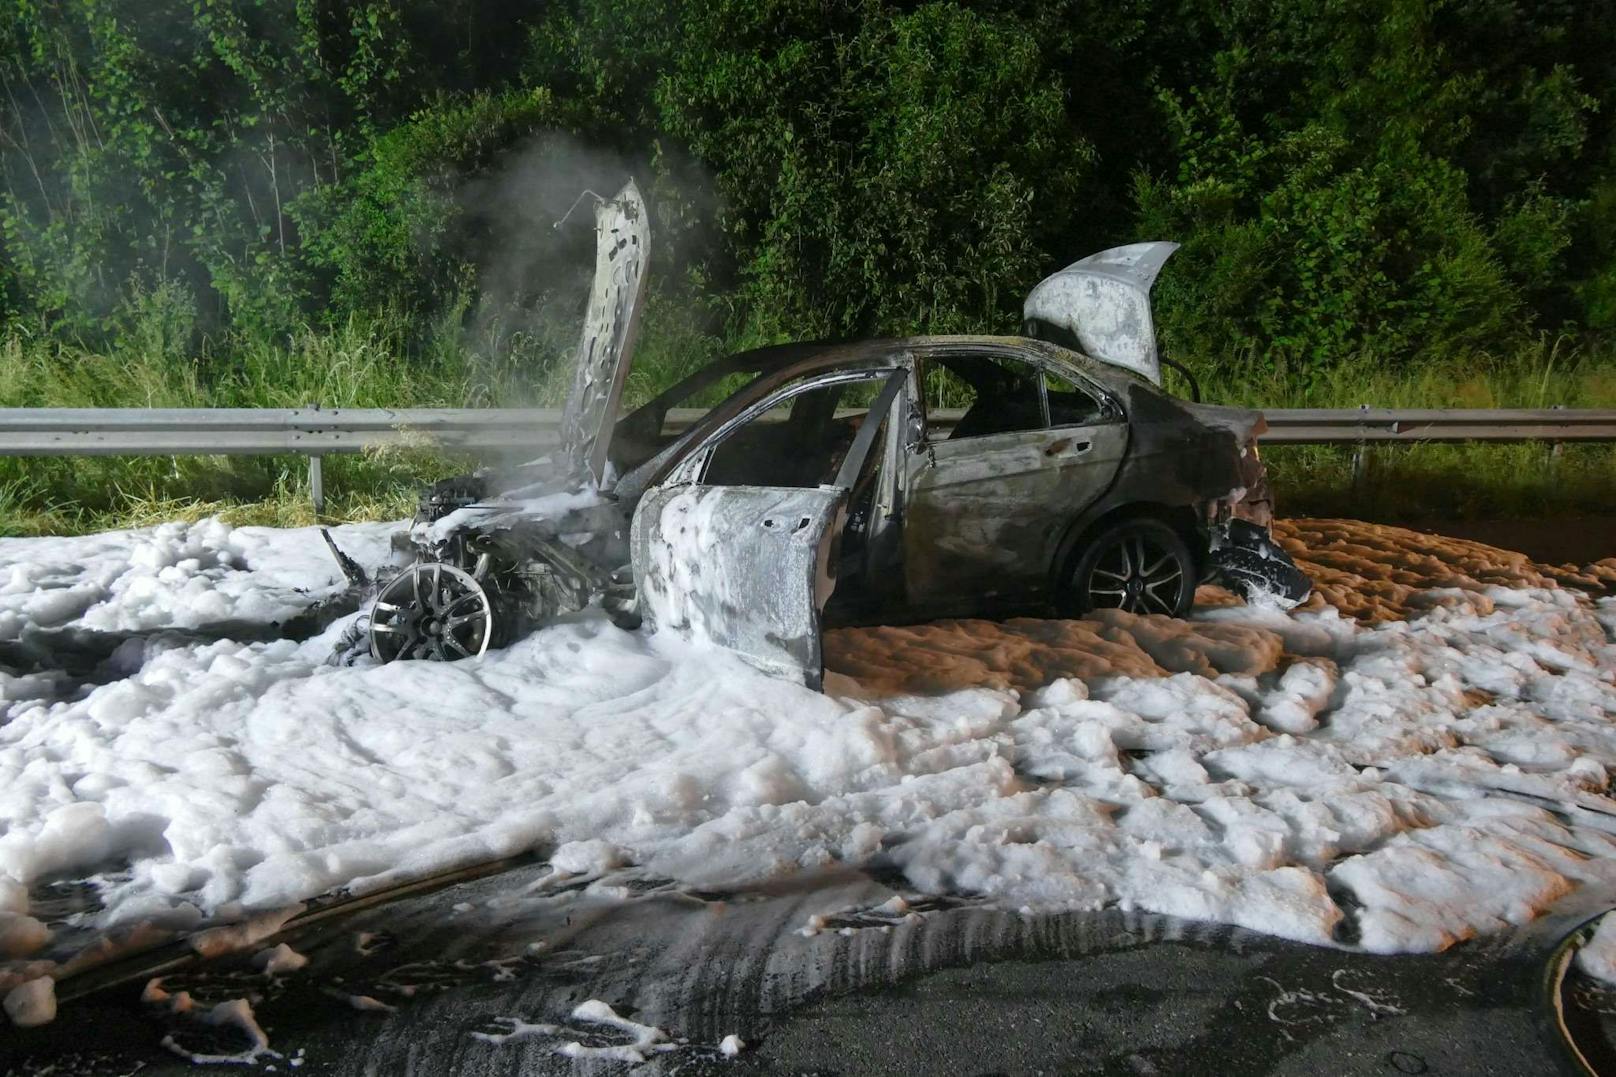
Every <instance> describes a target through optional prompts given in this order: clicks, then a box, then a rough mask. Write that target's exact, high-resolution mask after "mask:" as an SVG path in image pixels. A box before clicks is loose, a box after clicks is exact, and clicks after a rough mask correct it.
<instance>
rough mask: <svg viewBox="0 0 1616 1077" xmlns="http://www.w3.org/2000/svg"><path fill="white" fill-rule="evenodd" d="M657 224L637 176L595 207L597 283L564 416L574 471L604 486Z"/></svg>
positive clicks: (565, 446) (564, 436)
mask: <svg viewBox="0 0 1616 1077" xmlns="http://www.w3.org/2000/svg"><path fill="white" fill-rule="evenodd" d="M650 253H651V226H650V220H649V218H648V216H647V214H646V212H645V201H644V199H642V198H641V197H640V189H639V188H638V187H637V186H635V184H634V181H633V180H632V179H631V180H629V181H628V183H626V184H624V185H623V189H622V190H620V191H618V192H617V194H616V195H615V196H613V197H612V198H609V199H602V200H601V201H600V202H599V203H598V204H597V205H596V206H595V282H594V285H593V287H592V288H591V290H590V293H589V310H588V312H587V313H586V314H585V316H584V330H583V335H582V337H581V338H580V339H579V341H578V351H577V353H576V355H575V357H574V360H573V368H574V372H573V382H572V391H571V392H570V393H569V394H568V395H567V405H566V409H565V411H563V413H562V416H561V439H562V447H563V451H564V453H565V455H566V458H567V461H568V463H569V465H570V470H571V471H572V472H573V473H575V474H578V475H588V476H589V477H590V478H592V479H593V480H594V482H595V483H596V485H603V484H604V483H605V480H606V454H607V450H608V449H609V448H610V447H611V437H612V427H613V425H614V424H615V423H616V422H617V407H618V400H619V399H620V398H621V396H622V394H623V383H624V381H625V380H626V379H627V378H628V369H629V362H630V360H631V358H632V355H633V352H634V342H635V338H636V337H637V336H638V335H639V328H640V308H641V307H642V306H643V305H644V299H645V276H646V272H645V271H646V264H647V262H648V260H649V258H650Z"/></svg>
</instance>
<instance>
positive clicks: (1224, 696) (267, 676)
mask: <svg viewBox="0 0 1616 1077" xmlns="http://www.w3.org/2000/svg"><path fill="white" fill-rule="evenodd" d="M390 529H391V525H367V526H355V527H347V528H342V529H339V530H338V533H337V537H338V540H339V541H340V542H341V543H342V544H343V545H344V546H345V547H346V548H348V549H350V550H352V551H353V552H354V553H355V554H356V555H358V556H359V558H360V559H361V560H362V561H368V562H371V563H375V562H378V561H380V560H381V558H382V556H383V554H384V551H385V544H386V534H387V532H388V531H389V530H390ZM339 584H340V580H339V576H338V573H337V570H336V567H335V565H334V564H332V563H331V562H330V560H329V558H328V556H327V555H326V552H325V549H324V546H323V544H322V543H321V542H320V540H319V537H318V535H317V534H316V533H314V532H313V531H312V530H307V529H305V530H295V531H273V530H268V529H261V528H239V529H232V528H230V527H227V526H225V525H223V524H220V523H218V522H216V521H210V522H204V523H200V524H194V525H186V524H168V525H164V526H162V527H158V528H155V529H148V530H144V531H139V532H120V533H109V534H103V535H97V536H92V537H87V538H79V539H13V540H5V541H0V640H13V641H15V640H19V639H22V640H24V641H25V642H32V643H34V644H36V645H43V646H47V647H48V646H54V645H55V644H54V643H52V642H51V641H54V640H59V639H60V638H62V633H63V632H65V631H69V630H74V629H86V630H94V631H97V632H103V633H119V634H125V635H127V637H128V638H127V640H126V641H125V642H123V643H122V644H121V645H120V646H118V648H117V649H116V650H115V651H114V652H113V654H112V657H111V658H110V659H107V660H105V661H104V662H102V663H101V664H100V666H99V667H98V668H97V669H96V670H94V671H93V673H92V674H91V675H84V672H83V671H79V674H78V675H75V676H69V675H68V674H67V673H66V672H64V671H62V670H57V669H39V668H32V667H28V666H23V667H20V668H10V669H6V668H4V667H0V716H3V719H0V957H10V958H12V959H14V961H20V960H21V959H24V958H27V957H28V956H29V955H31V954H36V953H38V952H39V951H40V950H41V949H42V948H43V947H45V946H46V945H48V937H49V933H48V931H45V930H44V929H43V928H42V926H41V925H40V924H39V923H38V922H37V921H36V920H35V919H33V918H32V917H30V916H29V915H28V899H27V889H26V888H27V886H28V885H29V884H33V883H37V882H39V881H41V880H44V879H48V878H51V877H57V876H62V875H73V874H83V873H87V872H92V871H106V870H107V869H115V870H111V871H108V873H107V875H106V879H107V881H106V883H105V885H106V887H107V891H106V893H105V895H104V897H105V901H106V909H105V911H104V912H103V913H102V914H100V915H101V918H102V923H103V924H104V925H105V926H108V927H111V926H115V925H128V924H131V923H134V922H143V921H154V922H156V923H158V924H162V925H165V926H169V927H185V926H187V925H190V924H195V923H198V922H201V921H202V920H204V919H229V918H232V917H239V916H241V915H244V914H245V913H246V912H249V911H252V910H256V909H268V908H275V907H279V906H284V905H286V904H287V903H289V902H294V901H297V900H299V899H303V898H307V897H310V896H313V895H317V894H320V893H322V892H324V891H328V890H330V889H332V888H333V887H337V886H343V885H347V886H352V887H355V888H356V889H365V888H370V887H375V886H379V885H382V884H384V883H386V882H390V881H395V880H398V879H400V878H403V877H409V876H415V875H420V874H423V873H426V872H430V871H433V870H434V869H439V868H443V867H446V866H449V865H453V864H457V863H464V862H470V861H476V860H480V859H485V858H490V857H498V856H503V855H507V854H511V853H515V852H518V851H521V850H526V849H530V848H535V847H541V848H544V847H553V848H554V849H555V853H554V860H555V863H556V864H557V866H558V868H559V869H564V870H569V871H576V872H593V871H605V870H612V869H618V868H622V867H628V866H632V867H633V868H634V869H636V870H639V871H643V872H647V873H652V874H655V875H658V876H662V877H670V878H673V879H676V880H680V881H683V882H686V883H689V884H693V885H697V884H699V885H701V886H704V887H717V886H725V885H738V884H745V883H747V882H750V881H753V880H757V879H761V878H766V877H769V876H778V875H781V874H785V873H791V872H799V871H804V870H809V869H813V868H816V867H819V866H821V865H826V864H832V863H849V864H857V863H861V862H865V861H867V860H869V859H870V858H873V857H881V858H883V859H884V860H885V861H886V862H888V863H890V864H894V865H896V866H897V867H898V868H899V869H900V870H901V871H903V872H904V873H905V874H906V875H907V877H908V879H909V881H910V883H911V884H912V885H913V887H914V888H915V889H917V890H920V891H934V892H942V891H949V892H966V893H970V894H974V895H982V896H985V897H987V898H989V899H991V900H994V901H997V902H1000V903H1003V904H1005V905H1007V906H1009V907H1012V908H1013V907H1020V906H1031V907H1035V908H1040V909H1048V908H1093V907H1097V906H1101V905H1106V904H1117V905H1121V906H1124V907H1129V908H1136V909H1145V910H1153V911H1158V912H1162V913H1169V914H1174V915H1179V916H1186V917H1195V918H1201V919H1210V920H1219V921H1224V922H1228V923H1232V924H1239V925H1244V926H1246V927H1249V928H1253V929H1256V930H1259V931H1265V932H1271V933H1273V934H1277V935H1283V936H1286V937H1288V938H1293V939H1300V940H1305V941H1309V942H1317V943H1329V942H1330V941H1331V940H1332V937H1334V936H1336V935H1338V934H1339V932H1338V931H1337V928H1338V925H1339V924H1341V922H1342V920H1343V917H1344V916H1349V917H1350V918H1351V923H1350V924H1349V928H1350V931H1349V932H1348V937H1356V938H1358V939H1359V940H1360V942H1359V944H1360V945H1362V946H1364V947H1366V948H1368V949H1371V950H1376V951H1399V950H1434V949H1438V948H1441V947H1444V946H1447V945H1449V944H1451V943H1453V942H1454V941H1456V940H1459V939H1463V938H1465V937H1468V936H1470V935H1473V934H1475V933H1477V932H1485V931H1491V930H1495V929H1498V928H1501V927H1503V926H1505V925H1508V924H1517V923H1521V922H1524V921H1526V920H1528V919H1530V918H1531V917H1532V916H1533V915H1535V913H1537V912H1538V911H1540V910H1541V909H1543V908H1544V907H1545V906H1546V905H1547V904H1549V903H1550V902H1552V901H1554V900H1555V899H1556V898H1557V897H1559V896H1560V895H1562V894H1564V893H1565V892H1566V891H1568V890H1569V889H1571V888H1573V887H1576V886H1579V885H1589V884H1592V885H1599V886H1608V885H1610V884H1612V883H1613V882H1616V837H1612V833H1616V802H1612V801H1611V800H1610V799H1609V798H1608V797H1607V796H1606V794H1605V790H1606V782H1607V770H1608V769H1609V768H1611V767H1616V726H1613V725H1612V718H1613V716H1616V646H1613V645H1612V642H1611V641H1612V635H1613V632H1616V603H1612V602H1610V601H1608V600H1607V601H1605V602H1604V603H1602V604H1593V603H1590V602H1588V601H1587V600H1586V599H1582V598H1579V597H1578V596H1576V595H1574V594H1573V593H1571V592H1566V591H1546V590H1504V589H1494V590H1492V591H1490V592H1487V593H1485V594H1467V593H1463V592H1453V593H1452V594H1451V595H1448V596H1443V600H1442V601H1438V602H1433V603H1432V604H1431V608H1430V609H1429V611H1428V612H1426V613H1424V614H1423V615H1422V616H1420V617H1418V618H1417V619H1415V620H1413V621H1409V622H1406V623H1394V624H1390V625H1385V626H1381V627H1378V628H1373V629H1370V628H1362V627H1359V626H1357V625H1356V624H1354V623H1352V622H1349V621H1345V620H1342V619H1341V618H1339V617H1337V616H1336V615H1335V614H1334V613H1333V612H1328V613H1325V614H1300V615H1286V614H1281V613H1276V612H1272V611H1268V612H1264V611H1258V610H1251V609H1244V608H1236V609H1225V610H1218V611H1212V612H1209V613H1207V614H1205V615H1204V616H1205V617H1207V618H1211V619H1216V620H1219V621H1230V622H1235V623H1240V624H1246V625H1253V626H1256V628H1257V631H1254V632H1251V633H1249V634H1247V637H1246V638H1249V639H1250V640H1251V641H1252V642H1251V644H1250V645H1251V646H1254V647H1262V648H1266V649H1267V650H1268V652H1269V653H1270V656H1271V655H1272V654H1273V653H1276V652H1277V651H1278V650H1279V648H1280V646H1281V645H1282V649H1283V657H1282V658H1281V659H1280V660H1279V661H1277V662H1273V661H1268V660H1265V662H1266V665H1267V667H1268V668H1270V670H1271V671H1270V672H1268V673H1264V674H1262V675H1259V676H1231V675H1222V676H1200V675H1196V674H1193V673H1179V674H1175V675H1171V676H1165V677H1137V676H1135V677H1124V676H1101V677H1095V678H1089V679H1088V680H1086V681H1079V680H1069V679H1062V680H1056V681H1054V682H1053V683H1051V684H1049V685H1048V686H1047V687H1045V688H1043V689H1041V690H1039V691H1037V692H1035V693H1031V694H1028V695H1025V696H1021V697H1018V696H1017V694H1016V693H1015V692H1013V691H1010V690H1004V689H990V688H976V689H967V690H961V691H955V692H951V693H949V694H945V695H938V696H932V697H925V698H923V697H915V696H896V697H893V696H886V697H877V696H876V694H875V693H874V691H873V690H871V689H866V688H861V686H860V685H859V684H856V683H854V682H852V681H850V680H848V679H846V678H839V677H836V676H834V675H833V676H832V677H831V678H830V683H829V686H828V691H827V694H825V695H818V694H815V693H812V692H809V691H807V690H805V689H803V688H801V687H799V686H795V685H792V684H788V683H783V682H781V681H776V680H771V679H769V678H767V677H765V676H763V675H762V674H760V673H758V672H756V671H754V670H752V669H751V668H749V667H748V666H747V665H746V664H745V663H744V662H742V661H741V660H740V659H738V658H737V657H736V656H734V655H732V654H730V653H727V652H723V651H719V650H714V649H703V648H701V647H698V646H694V645H691V644H688V643H684V642H681V641H679V640H676V639H668V638H658V637H655V636H649V635H645V634H639V633H629V632H623V631H620V630H618V629H616V628H613V627H612V626H611V625H610V624H609V623H608V622H606V621H605V620H604V619H602V618H599V617H595V616H585V617H581V618H579V619H576V620H573V621H570V622H568V623H563V624H559V625H556V626H553V627H550V628H547V629H545V630H543V631H540V632H538V633H536V634H534V635H533V636H531V637H529V638H528V639H526V640H523V641H522V642H520V643H518V644H516V645H514V646H512V647H510V648H508V649H506V650H504V651H500V652H496V653H490V654H488V655H487V656H485V657H484V658H481V659H478V660H471V661H463V662H459V663H454V664H430V663H404V664H397V665H392V666H387V667H375V666H371V667H358V668H337V667H333V666H330V665H327V664H325V658H326V655H327V654H328V653H329V650H330V646H331V639H332V633H327V635H326V636H325V637H323V638H319V639H314V640H309V641H307V642H305V643H301V644H300V643H294V642H286V641H277V642H240V641H239V640H238V639H234V638H226V639H223V640H216V641H206V640H198V639H196V638H194V637H186V636H183V635H178V634H165V633H164V631H163V630H164V629H170V628H193V629H195V628H202V629H206V628H208V626H217V625H221V624H230V623H235V624H240V623H243V622H245V623H261V622H272V621H279V620H283V619H285V618H286V617H288V616H291V615H292V614H294V613H296V612H297V611H298V610H299V609H302V608H305V607H307V606H308V605H310V604H311V603H313V602H315V601H317V600H318V599H320V598H321V597H324V596H326V595H329V594H331V593H334V592H335V591H336V590H337V588H338V587H339ZM1149 625H1150V619H1145V620H1142V621H1141V622H1140V629H1139V632H1138V633H1137V635H1138V639H1137V643H1138V645H1139V646H1140V647H1142V648H1144V649H1145V650H1146V651H1149V650H1150V648H1152V647H1161V646H1169V645H1174V646H1177V645H1180V644H1173V643H1170V642H1164V641H1169V640H1170V637H1169V636H1168V635H1166V634H1159V633H1153V632H1152V631H1151V630H1149ZM340 627H341V625H340V624H339V625H338V626H335V627H334V628H333V630H332V631H333V632H335V631H337V630H338V629H340ZM40 633H44V635H40ZM238 635H239V633H238ZM41 640H44V641H46V642H45V644H40V641H41ZM1221 645H1222V646H1225V647H1227V646H1229V645H1230V644H1228V643H1227V642H1224V643H1223V644H1221ZM47 653H48V651H47ZM1262 664H1263V663H1256V665H1262ZM1224 668H1228V666H1227V665H1225V667H1224ZM38 964H39V963H37V962H36V963H35V965H34V966H33V974H35V975H37V974H38Z"/></svg>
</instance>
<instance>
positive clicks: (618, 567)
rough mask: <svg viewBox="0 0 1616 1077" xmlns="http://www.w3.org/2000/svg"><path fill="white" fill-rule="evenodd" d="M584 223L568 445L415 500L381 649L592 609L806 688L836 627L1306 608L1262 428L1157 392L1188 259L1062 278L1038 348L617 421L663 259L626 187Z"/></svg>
mask: <svg viewBox="0 0 1616 1077" xmlns="http://www.w3.org/2000/svg"><path fill="white" fill-rule="evenodd" d="M596 229H597V237H598V240H597V249H598V254H597V264H596V277H595V286H594V290H593V293H592V295H591V299H590V306H589V309H588V313H587V316H586V323H585V329H584V333H583V338H582V341H581V343H580V346H579V349H578V356H577V369H576V376H575V381H574V384H573V387H572V391H571V394H570V396H569V398H568V401H567V404H566V408H565V410H564V413H563V415H564V418H563V437H562V443H561V446H560V449H559V450H558V451H557V452H555V453H554V454H552V455H551V456H549V457H545V458H543V459H540V460H536V461H533V462H531V463H529V464H525V465H522V466H520V467H516V468H511V469H506V470H500V471H495V470H489V471H482V472H478V473H477V474H475V475H472V476H467V477H464V478H459V479H453V480H449V481H447V482H444V483H440V484H438V485H437V486H435V487H433V488H432V489H431V490H429V491H428V492H427V494H426V496H425V497H424V498H423V499H422V502H421V506H420V511H419V513H418V515H417V517H416V519H415V521H414V523H413V525H412V526H411V528H410V529H409V531H408V532H406V533H402V534H400V535H399V536H397V537H396V539H395V550H396V551H397V552H398V554H399V557H400V559H401V560H402V561H403V562H405V564H404V566H403V567H402V568H401V570H400V571H399V572H398V574H397V575H396V576H394V577H393V578H392V579H391V580H389V581H388V582H387V583H386V584H385V585H384V586H382V587H381V588H380V590H379V592H378V593H377V595H376V598H375V601H374V604H373V605H372V606H371V610H370V615H369V621H368V628H367V629H366V631H367V632H368V645H369V649H370V651H371V653H372V654H373V655H374V656H375V657H377V658H379V659H382V660H393V659H399V658H439V659H453V658H459V657H466V656H471V655H476V654H481V653H482V652H484V651H485V650H487V649H488V648H489V647H495V646H501V645H503V644H505V643H508V642H510V641H512V640H514V639H516V638H518V637H519V636H521V635H522V634H523V633H525V632H527V631H529V630H530V629H532V628H533V627H535V626H537V625H540V624H543V623H544V622H546V621H549V620H551V619H553V618H555V617H557V616H560V615H562V614H565V613H567V612H569V611H574V610H578V609H581V608H583V607H585V606H587V605H589V604H591V603H594V602H601V603H602V604H604V605H605V607H606V608H607V610H608V611H609V612H611V614H612V615H613V616H614V617H615V618H617V619H619V620H620V622H622V623H624V624H630V623H634V622H636V621H638V620H640V619H643V620H644V621H646V622H649V623H650V624H651V625H652V626H655V627H657V628H659V629H668V630H673V631H677V632H679V633H682V634H684V635H686V636H690V637H696V638H701V639H705V640H708V641H711V642H714V643H718V644H721V645H723V646H726V647H729V648H732V649H734V650H736V651H738V652H740V653H741V654H743V655H745V656H746V657H747V658H749V659H750V660H751V661H752V662H754V663H756V664H757V665H759V666H762V667H764V668H766V669H769V670H771V671H775V672H778V673H782V674H785V675H790V676H794V677H800V678H801V679H803V680H804V681H805V682H806V683H808V684H810V685H813V686H817V685H818V684H819V682H820V679H821V651H820V633H821V630H822V628H823V627H825V626H827V625H836V624H858V623H877V622H879V623H898V622H902V621H911V622H912V621H916V620H925V619H932V618H939V617H949V616H962V615H971V616H980V615H999V614H1004V613H1010V612H1054V613H1057V614H1059V615H1062V616H1072V615H1080V614H1082V613H1085V612H1087V611H1090V610H1093V609H1097V608H1102V607H1110V608H1119V609H1123V610H1129V611H1133V612H1137V613H1157V614H1166V615H1171V616H1179V615H1182V614H1184V613H1185V612H1186V611H1187V610H1188V609H1189V608H1190V605H1191V602H1192V600H1193V597H1194V594H1195V589H1196V586H1197V584H1198V583H1200V582H1202V581H1204V580H1209V579H1216V580H1219V581H1221V582H1224V583H1226V584H1229V585H1230V586H1232V587H1235V588H1237V589H1238V590H1240V591H1242V592H1244V593H1246V594H1247V595H1248V596H1256V595H1258V594H1266V595H1271V596H1274V597H1275V598H1277V599H1278V600H1279V601H1281V602H1284V603H1294V602H1296V601H1299V600H1300V599H1302V598H1303V597H1305V596H1306V594H1307V592H1308V588H1309V584H1308V581H1307V580H1306V578H1305V577H1304V576H1302V574H1301V573H1300V572H1299V571H1298V570H1297V569H1296V567H1295V565H1294V564H1293V563H1292V562H1291V561H1290V559H1289V558H1288V557H1287V556H1286V555H1285V553H1284V551H1283V550H1281V549H1280V548H1279V547H1278V546H1277V545H1276V544H1275V543H1274V542H1273V541H1272V539H1271V538H1270V537H1269V532H1268V525H1269V522H1270V517H1271V513H1272V504H1271V499H1270V496H1269V493H1268V487H1267V483H1266V480H1265V477H1264V470H1263V465H1262V462H1261V460H1260V458H1259V457H1258V454H1257V438H1258V435H1259V434H1260V433H1261V432H1262V429H1263V420H1262V416H1261V414H1260V413H1258V412H1254V411H1245V410H1239V409H1234V408H1223V407H1212V406H1208V405H1204V404H1198V403H1193V402H1188V401H1185V400H1180V399H1177V398H1175V397H1174V396H1172V395H1170V394H1169V393H1168V392H1166V391H1165V390H1164V389H1163V388H1162V386H1161V384H1160V379H1161V369H1160V359H1159V355H1158V351H1157V345H1156V340H1155V333H1154V328H1153V324H1152V320H1151V312H1150V302H1149V293H1150V288H1151V285H1152V283H1153V281H1154V280H1155V277H1156V275H1157V273H1158V272H1159V270H1160V268H1161V266H1162V263H1163V262H1164V261H1165V260H1166V259H1167V257H1168V256H1170V255H1171V253H1172V251H1173V250H1174V249H1175V248H1174V245H1173V244H1168V243H1144V244H1135V245H1132V246H1129V247H1121V248H1117V249H1114V250H1111V251H1106V252H1103V253H1102V254H1099V255H1095V256H1092V257H1091V258H1087V259H1084V260H1082V261H1080V262H1077V263H1075V264H1073V265H1071V266H1069V267H1067V268H1066V269H1064V270H1061V271H1060V272H1059V273H1056V274H1055V275H1053V276H1051V277H1050V278H1048V279H1047V280H1045V281H1044V282H1043V283H1042V284H1040V285H1039V286H1038V287H1037V288H1036V289H1035V290H1034V291H1033V293H1032V294H1031V295H1030V296H1029V297H1028V300H1027V304H1026V316H1027V320H1028V326H1027V327H1028V330H1029V335H1027V336H1019V337H993V336H942V337H911V338H903V339H886V340H863V341H857V342H853V343H827V342H804V343H793V344H782V345H778V346H773V347H766V348H760V349H757V350H753V351H748V352H744V353H742V354H739V355H732V356H729V357H728V358H723V359H719V360H718V361H716V362H713V363H711V364H709V365H708V366H706V367H704V368H702V369H701V370H699V371H698V372H697V373H695V374H694V375H692V376H690V377H688V378H686V379H684V380H683V381H680V382H679V383H678V384H676V385H673V386H672V387H670V388H668V389H666V390H664V391H663V392H661V393H660V394H658V395H657V396H656V397H655V398H654V399H652V400H650V401H648V402H646V403H644V404H642V405H640V406H639V407H637V408H635V409H634V410H632V411H629V412H628V413H627V414H622V415H620V414H619V411H620V408H619V401H620V398H621V394H622V387H623V384H624V379H625V377H626V375H627V372H628V367H629V358H630V355H631V353H632V350H633V344H634V338H635V333H636V329H637V322H638V316H639V310H640V306H641V300H642V297H643V293H644V285H645V268H646V261H647V255H648V253H649V243H650V235H649V230H648V227H647V222H646V212H645V207H644V204H643V203H642V201H641V199H640V196H639V194H638V192H637V191H636V190H635V188H634V186H633V184H632V183H630V184H629V185H628V186H626V187H625V188H624V189H623V190H622V191H621V192H620V193H619V194H618V195H617V196H616V197H615V198H612V199H610V200H601V201H600V202H599V204H598V205H597V207H596Z"/></svg>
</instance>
